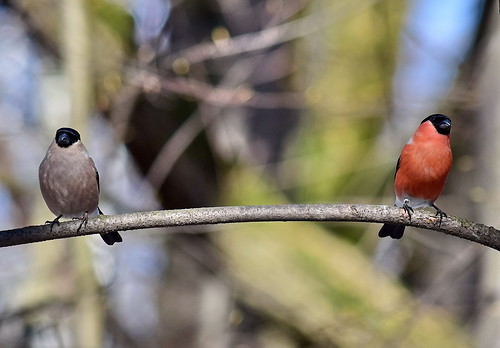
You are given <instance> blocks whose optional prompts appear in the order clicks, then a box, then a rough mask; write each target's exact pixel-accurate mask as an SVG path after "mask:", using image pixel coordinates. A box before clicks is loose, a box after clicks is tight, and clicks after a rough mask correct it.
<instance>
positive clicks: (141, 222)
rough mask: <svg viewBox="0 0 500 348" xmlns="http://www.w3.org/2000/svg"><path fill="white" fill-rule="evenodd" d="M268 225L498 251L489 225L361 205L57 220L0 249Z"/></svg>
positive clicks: (1, 243)
mask: <svg viewBox="0 0 500 348" xmlns="http://www.w3.org/2000/svg"><path fill="white" fill-rule="evenodd" d="M270 221H282V222H286V221H345V222H371V223H386V222H389V223H400V224H404V225H406V226H413V227H419V228H425V229H429V230H434V231H438V232H443V233H446V234H449V235H452V236H455V237H459V238H463V239H467V240H470V241H473V242H476V243H479V244H482V245H484V246H487V247H490V248H493V249H495V250H499V251H500V231H499V230H497V229H495V228H493V227H490V226H486V225H483V224H479V223H475V222H471V221H468V220H466V219H463V218H458V217H454V216H449V217H448V218H444V219H443V221H442V223H441V225H439V219H438V217H436V216H434V215H432V214H430V213H429V212H428V211H425V210H416V211H415V213H413V214H412V218H411V221H409V219H408V216H407V215H406V213H404V211H403V210H402V209H401V208H397V207H393V206H386V205H362V204H289V205H255V206H227V207H208V208H192V209H177V210H158V211H149V212H138V213H130V214H121V215H100V216H97V217H95V218H93V219H90V220H89V221H88V224H87V226H86V227H85V228H82V230H81V231H80V232H77V228H78V226H79V224H80V222H79V221H68V222H62V223H61V224H60V225H54V227H53V229H52V230H51V229H50V225H39V226H27V227H23V228H17V229H12V230H5V231H0V247H6V246H13V245H19V244H27V243H34V242H41V241H45V240H52V239H61V238H69V237H76V236H82V235H89V234H95V233H106V232H113V231H127V230H137V229H144V228H153V227H176V226H195V225H215V224H224V223H238V222H270ZM171 232H174V231H171Z"/></svg>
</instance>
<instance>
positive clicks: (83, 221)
mask: <svg viewBox="0 0 500 348" xmlns="http://www.w3.org/2000/svg"><path fill="white" fill-rule="evenodd" d="M73 220H80V221H81V223H80V226H78V229H77V230H76V232H80V230H81V229H82V226H83V225H85V226H84V227H87V222H88V221H89V213H88V212H85V213H83V216H80V217H78V216H76V217H73Z"/></svg>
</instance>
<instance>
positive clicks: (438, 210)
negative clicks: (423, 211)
mask: <svg viewBox="0 0 500 348" xmlns="http://www.w3.org/2000/svg"><path fill="white" fill-rule="evenodd" d="M432 207H433V208H434V209H436V216H438V215H439V227H441V222H443V217H445V218H447V217H448V215H446V213H445V212H444V211H442V210H441V209H439V208H438V207H436V205H435V204H434V203H432Z"/></svg>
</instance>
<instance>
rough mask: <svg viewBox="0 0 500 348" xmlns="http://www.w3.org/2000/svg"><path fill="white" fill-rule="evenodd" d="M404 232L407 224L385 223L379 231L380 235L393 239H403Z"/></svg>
mask: <svg viewBox="0 0 500 348" xmlns="http://www.w3.org/2000/svg"><path fill="white" fill-rule="evenodd" d="M404 233H405V225H399V224H384V226H382V228H381V229H380V231H379V232H378V236H379V237H380V238H384V237H391V238H392V239H401V237H403V234H404Z"/></svg>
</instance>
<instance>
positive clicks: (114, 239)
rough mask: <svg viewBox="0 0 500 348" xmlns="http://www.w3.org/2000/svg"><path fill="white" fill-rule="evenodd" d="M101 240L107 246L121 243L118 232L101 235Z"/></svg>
mask: <svg viewBox="0 0 500 348" xmlns="http://www.w3.org/2000/svg"><path fill="white" fill-rule="evenodd" d="M101 238H102V240H103V241H104V242H105V243H106V244H107V245H113V244H115V243H119V242H122V241H123V239H122V236H120V234H119V233H118V232H108V233H101Z"/></svg>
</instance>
